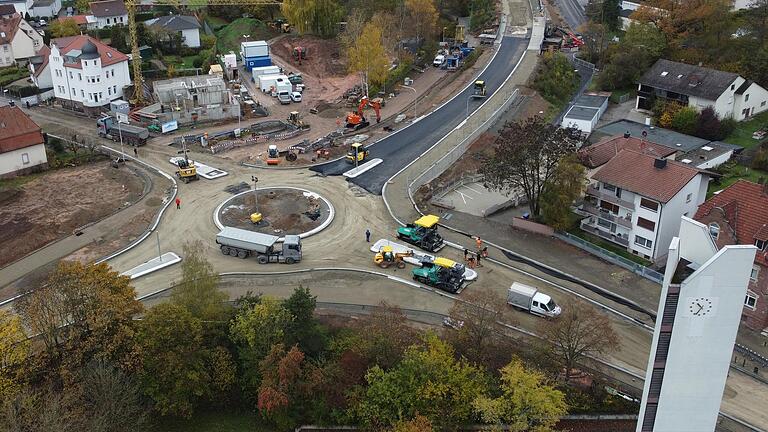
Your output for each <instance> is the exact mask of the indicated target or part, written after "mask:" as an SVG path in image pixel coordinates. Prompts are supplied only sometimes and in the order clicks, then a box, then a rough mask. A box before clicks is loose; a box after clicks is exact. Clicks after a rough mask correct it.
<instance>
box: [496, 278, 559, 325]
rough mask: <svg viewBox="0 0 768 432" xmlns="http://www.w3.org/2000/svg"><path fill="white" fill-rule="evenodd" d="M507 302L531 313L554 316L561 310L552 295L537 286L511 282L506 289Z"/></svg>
mask: <svg viewBox="0 0 768 432" xmlns="http://www.w3.org/2000/svg"><path fill="white" fill-rule="evenodd" d="M507 304H510V305H512V306H514V307H516V308H518V309H522V310H524V311H526V312H528V313H531V314H533V315H539V316H544V317H549V318H554V317H556V316H558V315H560V313H561V312H562V309H561V308H560V306H558V305H557V304H556V303H555V301H554V300H552V297H550V296H548V295H546V294H544V293H542V292H541V291H539V290H538V288H534V287H532V286H528V285H523V284H521V283H519V282H513V283H512V286H511V287H509V290H508V291H507Z"/></svg>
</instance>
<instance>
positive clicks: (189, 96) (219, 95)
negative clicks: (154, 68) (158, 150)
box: [153, 75, 238, 123]
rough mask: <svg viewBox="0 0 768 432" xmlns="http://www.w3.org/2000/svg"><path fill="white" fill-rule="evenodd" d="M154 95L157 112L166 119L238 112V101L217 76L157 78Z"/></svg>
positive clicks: (228, 115) (225, 115) (183, 120)
mask: <svg viewBox="0 0 768 432" xmlns="http://www.w3.org/2000/svg"><path fill="white" fill-rule="evenodd" d="M154 97H155V100H156V101H157V102H158V103H159V105H160V106H159V107H157V108H159V111H160V112H159V113H158V112H156V114H158V115H160V116H161V117H163V118H165V119H166V120H168V121H170V120H178V121H179V123H189V122H195V121H198V120H199V121H206V120H219V119H223V118H232V117H237V116H238V106H237V102H236V101H235V100H234V99H233V98H232V96H231V93H230V91H229V89H228V88H227V85H226V83H225V82H224V80H223V79H222V78H220V77H218V76H212V75H204V76H194V77H180V78H173V79H169V80H163V81H156V82H155V83H154ZM153 108H154V107H153Z"/></svg>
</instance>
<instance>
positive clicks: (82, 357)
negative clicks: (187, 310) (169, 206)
mask: <svg viewBox="0 0 768 432" xmlns="http://www.w3.org/2000/svg"><path fill="white" fill-rule="evenodd" d="M16 307H17V310H18V311H19V314H20V316H21V318H22V321H23V322H24V324H25V325H26V326H27V327H28V328H29V329H30V331H31V332H34V333H35V334H38V335H39V337H40V340H41V342H42V345H43V347H44V353H43V355H42V357H41V358H42V359H43V361H45V362H48V368H47V369H48V370H49V371H59V372H60V373H61V376H60V377H59V378H64V379H68V378H69V377H71V374H72V372H73V371H74V370H76V369H77V368H79V367H80V366H82V365H84V364H87V363H89V362H90V361H91V360H104V361H108V362H110V363H114V364H116V365H118V366H119V367H121V368H123V369H125V370H129V371H130V370H135V369H137V368H138V367H139V365H140V362H139V360H140V359H139V354H138V351H137V347H136V341H135V338H134V336H135V333H136V329H135V325H134V322H133V317H134V316H135V315H137V314H139V313H140V312H142V311H143V306H142V304H141V303H140V302H139V301H137V300H136V292H135V290H134V289H133V287H132V286H131V285H130V279H129V278H128V277H127V276H120V275H119V274H118V273H117V272H115V271H113V270H111V269H110V267H109V266H108V265H107V264H104V263H102V264H95V265H90V264H89V265H86V264H82V263H80V262H74V261H62V262H61V263H59V266H58V267H57V268H56V270H55V271H54V272H53V273H51V275H50V277H49V278H48V280H47V281H46V283H45V284H43V285H42V286H40V287H39V288H37V289H36V290H35V291H33V292H31V293H30V294H29V295H27V296H25V297H23V298H21V299H19V302H18V304H17V306H16ZM60 367H63V368H62V369H61V370H59V368H60Z"/></svg>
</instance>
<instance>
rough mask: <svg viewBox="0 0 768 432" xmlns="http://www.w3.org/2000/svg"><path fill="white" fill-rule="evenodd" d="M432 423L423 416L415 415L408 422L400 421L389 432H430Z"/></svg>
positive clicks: (432, 429)
mask: <svg viewBox="0 0 768 432" xmlns="http://www.w3.org/2000/svg"><path fill="white" fill-rule="evenodd" d="M434 430H435V429H434V428H433V427H432V422H431V421H429V419H428V418H426V417H424V416H423V415H419V414H416V415H415V416H414V417H413V418H412V419H410V420H401V421H399V422H397V423H396V424H395V426H394V427H393V428H392V429H391V432H432V431H434Z"/></svg>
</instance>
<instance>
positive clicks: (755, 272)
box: [749, 266, 760, 281]
mask: <svg viewBox="0 0 768 432" xmlns="http://www.w3.org/2000/svg"><path fill="white" fill-rule="evenodd" d="M758 273H760V268H759V267H758V266H752V272H751V273H750V274H749V278H750V279H752V280H753V281H757V275H758Z"/></svg>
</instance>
